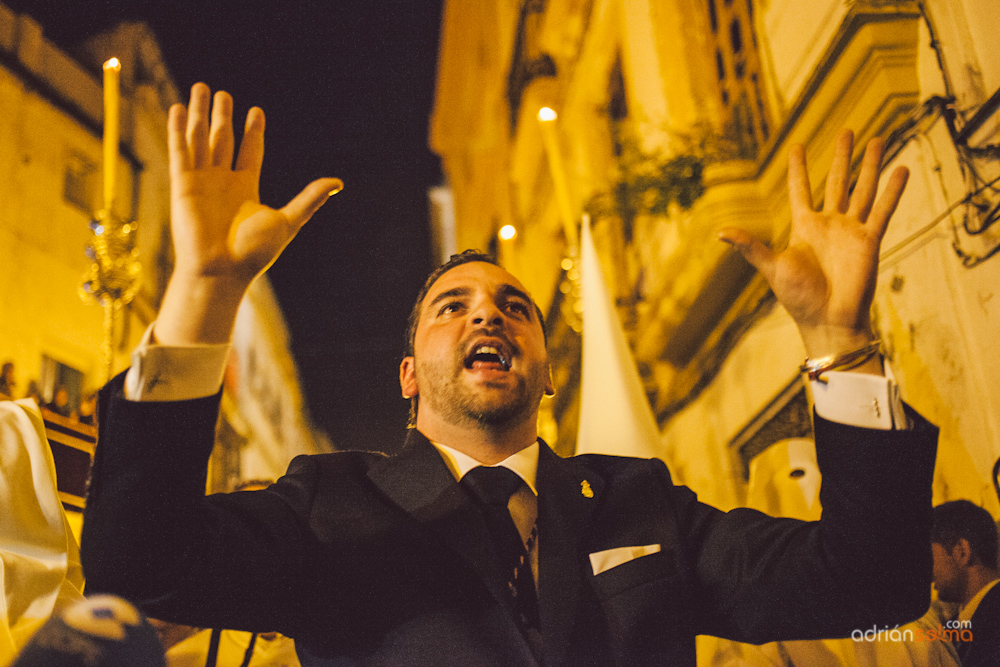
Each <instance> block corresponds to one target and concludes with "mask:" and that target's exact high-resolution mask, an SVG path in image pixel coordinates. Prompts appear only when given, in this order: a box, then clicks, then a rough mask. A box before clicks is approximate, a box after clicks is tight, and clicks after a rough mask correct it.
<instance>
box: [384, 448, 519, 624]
mask: <svg viewBox="0 0 1000 667" xmlns="http://www.w3.org/2000/svg"><path fill="white" fill-rule="evenodd" d="M368 477H369V479H371V480H372V482H374V483H375V484H376V485H377V486H378V487H379V489H381V491H382V492H383V493H384V494H385V495H386V496H388V497H389V498H390V499H391V500H392V501H393V502H394V503H396V504H397V505H398V506H399V507H400V508H402V509H403V510H405V511H406V512H407V513H408V514H409V515H410V516H412V517H413V518H414V519H416V520H417V521H419V522H420V523H422V524H423V525H424V526H426V527H427V528H429V529H430V530H431V531H432V532H433V533H434V534H435V535H436V536H437V537H438V538H439V539H440V540H441V541H442V542H443V543H444V544H445V545H446V546H447V547H448V548H449V549H451V550H452V551H454V552H456V553H458V554H459V555H460V556H461V557H462V559H463V560H464V561H465V562H466V563H467V564H468V565H469V567H471V568H472V570H473V571H474V572H475V573H476V574H477V575H478V576H479V578H480V579H481V580H482V581H483V583H484V584H485V585H486V587H487V588H488V589H489V590H490V593H492V594H493V596H494V597H495V598H496V599H497V600H498V601H499V602H500V603H501V604H505V603H506V596H505V595H504V593H503V587H504V585H505V582H503V581H501V579H500V568H499V566H498V563H497V558H496V555H495V554H494V553H493V550H492V549H491V548H490V546H489V545H490V544H491V538H490V534H489V531H488V529H487V528H486V523H485V522H484V521H483V517H482V515H481V514H480V513H479V510H478V509H477V508H476V506H475V505H474V504H473V502H472V501H471V500H470V499H469V497H468V495H467V494H466V493H465V492H464V491H463V490H462V488H461V487H460V486H459V485H458V484H457V483H456V482H455V478H454V477H453V476H452V474H451V471H450V470H448V467H447V466H446V465H445V463H444V461H443V460H442V459H441V455H440V454H439V453H438V451H437V450H436V449H435V448H434V445H432V444H431V443H430V442H429V441H428V440H427V438H425V437H424V436H423V434H421V433H420V432H419V431H417V430H416V429H411V430H410V431H409V434H408V435H407V437H406V443H405V444H404V446H403V449H402V450H401V451H400V452H399V454H397V455H396V456H393V457H390V458H388V459H385V460H384V461H381V462H379V464H377V465H375V466H373V467H372V469H371V470H370V471H369V472H368ZM511 622H512V623H513V620H511Z"/></svg>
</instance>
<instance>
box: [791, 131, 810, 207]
mask: <svg viewBox="0 0 1000 667" xmlns="http://www.w3.org/2000/svg"><path fill="white" fill-rule="evenodd" d="M788 199H789V201H790V202H791V204H792V216H793V217H795V216H797V215H799V214H801V213H803V212H805V211H812V210H813V200H812V188H811V187H810V186H809V172H808V171H807V170H806V149H805V148H803V147H802V145H801V144H796V145H794V146H792V147H791V149H789V151H788Z"/></svg>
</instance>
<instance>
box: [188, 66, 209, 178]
mask: <svg viewBox="0 0 1000 667" xmlns="http://www.w3.org/2000/svg"><path fill="white" fill-rule="evenodd" d="M211 96H212V91H211V90H210V89H209V87H208V86H206V85H205V84H203V83H196V84H194V85H193V86H191V102H190V104H188V117H187V144H188V154H189V155H190V156H191V166H192V167H193V168H194V169H199V168H201V167H204V166H205V165H206V164H208V120H209V119H208V112H209V106H210V104H211Z"/></svg>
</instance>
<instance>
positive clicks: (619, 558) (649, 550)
mask: <svg viewBox="0 0 1000 667" xmlns="http://www.w3.org/2000/svg"><path fill="white" fill-rule="evenodd" d="M659 551H660V545H659V544H646V545H644V546H641V547H615V548H614V549H607V550H605V551H598V552H597V553H592V554H590V566H591V567H592V568H593V569H594V575H595V576H596V575H598V574H600V573H601V572H607V571H608V570H610V569H611V568H613V567H618V566H619V565H622V564H624V563H627V562H629V561H630V560H635V559H636V558H642V557H643V556H648V555H650V554H655V553H659Z"/></svg>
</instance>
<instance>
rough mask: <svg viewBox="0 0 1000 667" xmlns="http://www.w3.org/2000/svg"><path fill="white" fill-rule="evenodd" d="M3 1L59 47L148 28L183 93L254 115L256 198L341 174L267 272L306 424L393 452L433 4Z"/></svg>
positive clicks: (413, 288) (433, 181) (424, 264)
mask: <svg viewBox="0 0 1000 667" xmlns="http://www.w3.org/2000/svg"><path fill="white" fill-rule="evenodd" d="M0 1H3V2H4V4H6V5H7V6H8V7H10V8H11V9H13V10H14V11H15V12H18V13H26V14H29V15H31V16H33V17H34V18H35V19H36V20H38V21H39V22H40V23H41V24H42V26H43V29H44V34H45V35H46V36H47V37H48V38H49V39H51V40H52V41H54V42H56V43H57V44H58V45H60V46H61V47H63V48H64V49H66V50H70V51H72V46H73V45H74V44H75V43H77V42H78V41H79V40H80V39H81V38H83V37H85V36H88V35H91V34H95V33H97V32H100V31H102V30H105V29H108V28H110V27H112V26H113V25H115V24H116V23H118V22H120V21H137V20H141V21H145V22H147V23H148V24H149V25H150V26H151V27H152V29H153V31H154V32H155V33H156V36H157V38H158V39H159V42H160V46H161V48H162V51H163V55H164V59H165V61H166V64H167V67H168V68H169V69H170V71H171V73H172V75H173V77H174V80H175V81H176V83H177V85H178V88H179V89H180V90H181V91H183V93H184V96H185V97H186V95H187V90H188V89H189V88H190V86H191V84H193V83H195V82H196V81H204V82H206V83H208V84H209V85H210V86H211V87H212V88H213V90H215V89H219V88H221V89H225V90H228V91H229V92H230V93H232V94H233V97H234V98H235V102H236V115H237V116H238V120H237V121H236V123H235V124H236V125H237V126H238V127H240V126H242V119H243V117H244V116H245V114H246V110H247V109H248V108H249V107H250V106H252V105H257V106H260V107H261V108H263V109H264V111H265V113H266V114H267V134H266V145H267V153H266V156H265V160H264V171H263V175H262V178H261V198H262V200H263V201H264V203H266V204H269V205H272V206H280V205H283V204H284V203H285V202H287V201H288V199H290V198H291V197H292V196H294V195H295V194H296V193H297V192H298V190H299V189H301V188H302V187H303V186H305V185H306V184H307V183H308V182H309V181H311V180H312V179H314V178H318V177H320V176H337V177H340V178H342V179H343V180H344V182H345V184H346V187H345V189H344V191H343V192H341V193H340V194H338V195H337V196H336V197H333V198H332V199H331V200H330V201H329V202H328V203H327V204H326V206H325V207H324V208H323V209H322V210H321V211H320V212H319V213H318V214H317V215H316V216H315V217H314V218H313V220H312V221H311V222H310V223H309V224H308V225H306V227H305V228H304V229H303V230H302V231H301V232H300V233H299V235H298V237H297V238H296V239H295V241H293V243H292V245H291V246H289V247H288V248H287V249H286V251H285V253H284V254H283V255H282V257H281V258H280V259H279V260H278V262H277V263H276V264H275V265H274V267H272V269H271V270H270V272H269V275H270V278H271V281H272V283H273V284H274V287H275V289H276V291H277V293H278V297H279V299H280V301H281V305H282V308H283V310H284V312H285V317H286V319H287V321H288V325H289V327H290V329H291V334H292V352H293V354H294V355H295V358H296V360H297V362H298V364H299V374H300V377H301V378H302V382H303V386H304V389H305V392H306V397H307V401H308V404H309V409H310V412H311V416H312V418H313V421H314V422H315V423H316V425H317V426H318V427H319V428H321V429H323V430H325V431H326V432H327V433H328V434H329V435H330V437H331V438H332V439H333V440H334V442H335V443H336V444H337V446H339V447H342V448H361V449H383V450H391V449H393V448H395V447H396V446H397V445H398V443H399V442H400V441H401V439H402V436H403V434H404V428H405V423H406V410H407V405H406V403H405V402H404V401H403V400H402V399H401V398H400V395H399V385H398V381H397V373H398V370H397V369H398V364H399V360H400V358H401V356H402V349H403V330H404V328H405V321H406V316H407V314H408V313H409V309H410V306H411V305H412V303H413V299H414V298H415V295H416V292H417V289H418V287H419V285H420V283H421V282H422V281H423V278H424V277H425V276H426V274H427V273H428V271H429V270H430V269H431V268H432V267H431V259H430V250H429V240H428V239H429V232H428V212H427V189H428V188H429V187H431V186H433V185H437V184H439V183H440V182H441V170H440V163H439V160H438V159H437V157H436V156H434V155H433V154H432V153H431V152H430V151H429V149H428V148H427V133H428V121H429V115H430V110H431V104H432V99H433V90H434V78H435V67H436V58H437V37H438V30H439V27H440V21H441V7H440V4H441V2H440V0H403V1H397V0H347V1H341V0H327V1H320V0H311V1H308V2H296V1H293V0H286V1H285V2H271V3H264V2H260V1H256V2H254V1H247V0H242V1H241V0H213V1H210V2H206V1H201V2H149V1H146V2H135V1H133V2H124V1H123V0H102V1H91V0H73V1H66V0H0ZM139 222H140V223H141V222H142V221H141V220H140V221H139Z"/></svg>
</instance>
